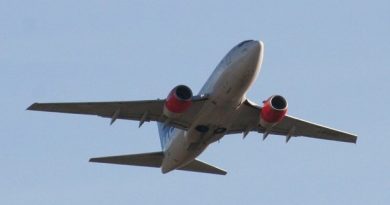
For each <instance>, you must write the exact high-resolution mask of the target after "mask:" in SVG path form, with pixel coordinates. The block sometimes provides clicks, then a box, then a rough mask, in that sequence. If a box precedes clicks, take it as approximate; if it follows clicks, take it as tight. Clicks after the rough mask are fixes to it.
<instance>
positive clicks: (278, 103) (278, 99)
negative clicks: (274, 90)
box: [260, 95, 287, 129]
mask: <svg viewBox="0 0 390 205" xmlns="http://www.w3.org/2000/svg"><path fill="white" fill-rule="evenodd" d="M263 103H264V105H263V108H262V109H261V112H260V125H261V126H262V127H264V128H266V129H270V128H272V127H273V126H274V125H276V124H278V123H279V122H280V121H282V120H283V118H284V116H286V113H287V101H286V99H285V98H284V97H283V96H280V95H273V96H271V97H270V98H268V100H266V101H264V102H263Z"/></svg>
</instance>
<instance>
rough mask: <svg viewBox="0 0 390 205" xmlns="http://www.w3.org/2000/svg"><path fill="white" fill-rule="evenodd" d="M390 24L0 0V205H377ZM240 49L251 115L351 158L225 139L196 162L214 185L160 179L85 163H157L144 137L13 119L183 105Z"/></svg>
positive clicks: (209, 6) (242, 7)
mask: <svg viewBox="0 0 390 205" xmlns="http://www.w3.org/2000/svg"><path fill="white" fill-rule="evenodd" d="M389 22H390V3H389V1H379V0H373V1H369V2H368V1H360V0H355V1H352V0H328V1H309V0H306V1H305V0H297V1H237V2H232V1H230V2H227V1H212V2H210V1H102V0H96V1H73V0H67V1H4V0H0V71H1V74H0V93H1V94H2V96H3V97H2V100H1V107H2V114H1V115H2V117H1V118H0V124H1V126H0V133H1V135H0V139H1V142H0V161H1V169H0V196H1V197H0V204H8V205H19V204H20V205H21V204H27V203H28V204H40V205H46V204H47V205H52V204H58V205H61V204H116V205H121V204H157V203H159V204H168V203H185V204H216V203H224V204H238V203H245V204H287V203H288V204H297V205H300V204H319V205H322V204H389V202H390V161H389V156H390V151H389V147H390V136H389V133H390V127H389V124H390V118H389V112H388V111H387V107H388V105H389V104H390V96H389V94H388V93H389V92H388V89H389V88H390V82H389V77H390V76H389V69H390V68H389V66H390V56H389V50H390V40H389V39H390V38H389V36H390V24H389ZM246 39H258V40H262V41H264V43H265V55H264V63H263V66H262V70H261V73H260V76H259V79H258V80H257V81H256V83H255V84H254V85H253V87H252V88H251V90H250V92H249V94H248V97H249V98H250V99H251V100H253V101H256V102H258V103H260V102H261V101H262V100H264V99H266V98H267V97H269V96H270V95H273V94H282V95H284V96H285V97H286V98H287V99H288V101H289V114H291V115H294V116H297V117H300V118H304V119H306V120H310V121H313V122H317V123H321V124H324V125H327V126H331V127H335V128H338V129H342V130H346V131H350V132H353V133H356V134H358V135H359V138H358V143H357V144H356V145H354V144H347V143H338V142H329V141H322V140H314V139H308V138H294V139H292V140H291V141H290V142H289V143H288V144H285V143H284V140H285V139H284V138H282V137H279V136H270V137H268V138H267V140H266V141H262V140H261V136H260V135H259V134H256V133H251V134H249V136H248V137H247V138H246V139H245V140H242V138H241V135H231V136H225V138H224V139H222V140H221V142H220V143H216V144H213V145H211V146H210V147H209V149H208V150H206V152H204V153H203V154H202V155H201V156H200V159H202V160H204V161H207V162H210V163H212V164H215V165H217V166H219V167H223V168H225V169H226V170H228V172H229V173H228V175H226V176H222V177H221V176H215V175H207V174H197V173H191V172H180V171H175V172H172V173H169V174H167V175H163V174H161V172H160V170H158V169H148V168H139V167H126V166H114V165H112V166H110V165H101V164H92V163H88V159H89V158H90V157H96V156H105V155H116V154H130V153H141V152H151V151H158V150H159V149H160V146H159V140H158V136H157V129H156V125H155V124H154V123H148V124H145V125H144V126H143V127H142V128H141V129H138V123H137V122H132V121H117V122H115V124H114V125H113V126H109V119H103V118H99V117H92V116H81V115H65V114H54V113H39V112H27V111H25V109H26V108H27V107H28V106H29V105H30V104H31V103H33V102H56V101H59V102H60V101H107V100H110V101H111V100H141V99H156V98H164V97H166V95H167V94H168V92H169V91H170V90H171V89H172V88H173V87H174V86H175V85H177V84H181V83H184V84H186V85H188V86H190V87H191V88H192V89H193V90H194V92H197V91H199V89H200V88H201V86H202V85H203V83H204V82H205V80H206V79H207V77H208V76H209V75H210V74H211V72H212V70H213V69H214V67H215V66H216V64H217V63H218V62H219V61H220V59H221V58H222V57H223V56H224V55H225V53H226V52H228V50H229V49H230V48H231V47H233V46H234V45H235V44H237V43H238V42H240V41H242V40H246Z"/></svg>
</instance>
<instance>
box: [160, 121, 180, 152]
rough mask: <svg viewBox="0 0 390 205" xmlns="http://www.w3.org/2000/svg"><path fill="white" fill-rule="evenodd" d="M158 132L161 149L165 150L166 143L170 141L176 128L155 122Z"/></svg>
mask: <svg viewBox="0 0 390 205" xmlns="http://www.w3.org/2000/svg"><path fill="white" fill-rule="evenodd" d="M157 127H158V134H159V136H160V143H161V149H162V150H165V148H166V146H167V144H168V143H169V142H170V141H171V139H172V136H173V135H174V134H175V132H176V128H174V127H171V126H168V125H166V124H164V123H160V122H158V123H157Z"/></svg>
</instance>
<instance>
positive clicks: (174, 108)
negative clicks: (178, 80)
mask: <svg viewBox="0 0 390 205" xmlns="http://www.w3.org/2000/svg"><path fill="white" fill-rule="evenodd" d="M191 99H192V91H191V89H190V88H189V87H187V86H185V85H178V86H176V87H175V88H173V89H172V91H171V92H170V93H169V95H168V97H167V99H166V101H165V106H164V110H163V113H164V115H165V116H166V117H168V118H177V117H180V115H181V114H183V113H184V112H185V111H187V110H188V109H189V108H190V107H191V104H192V101H191Z"/></svg>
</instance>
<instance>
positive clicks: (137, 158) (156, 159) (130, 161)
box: [89, 152, 164, 167]
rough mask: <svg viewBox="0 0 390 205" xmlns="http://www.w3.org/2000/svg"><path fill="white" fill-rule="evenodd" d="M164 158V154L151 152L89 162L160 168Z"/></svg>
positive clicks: (96, 159)
mask: <svg viewBox="0 0 390 205" xmlns="http://www.w3.org/2000/svg"><path fill="white" fill-rule="evenodd" d="M163 158H164V154H163V153H162V152H151V153H144V154H132V155H120V156H111V157H99V158H91V159H90V160H89V161H90V162H98V163H108V164H121V165H134V166H144V167H160V166H161V163H162V160H163Z"/></svg>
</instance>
